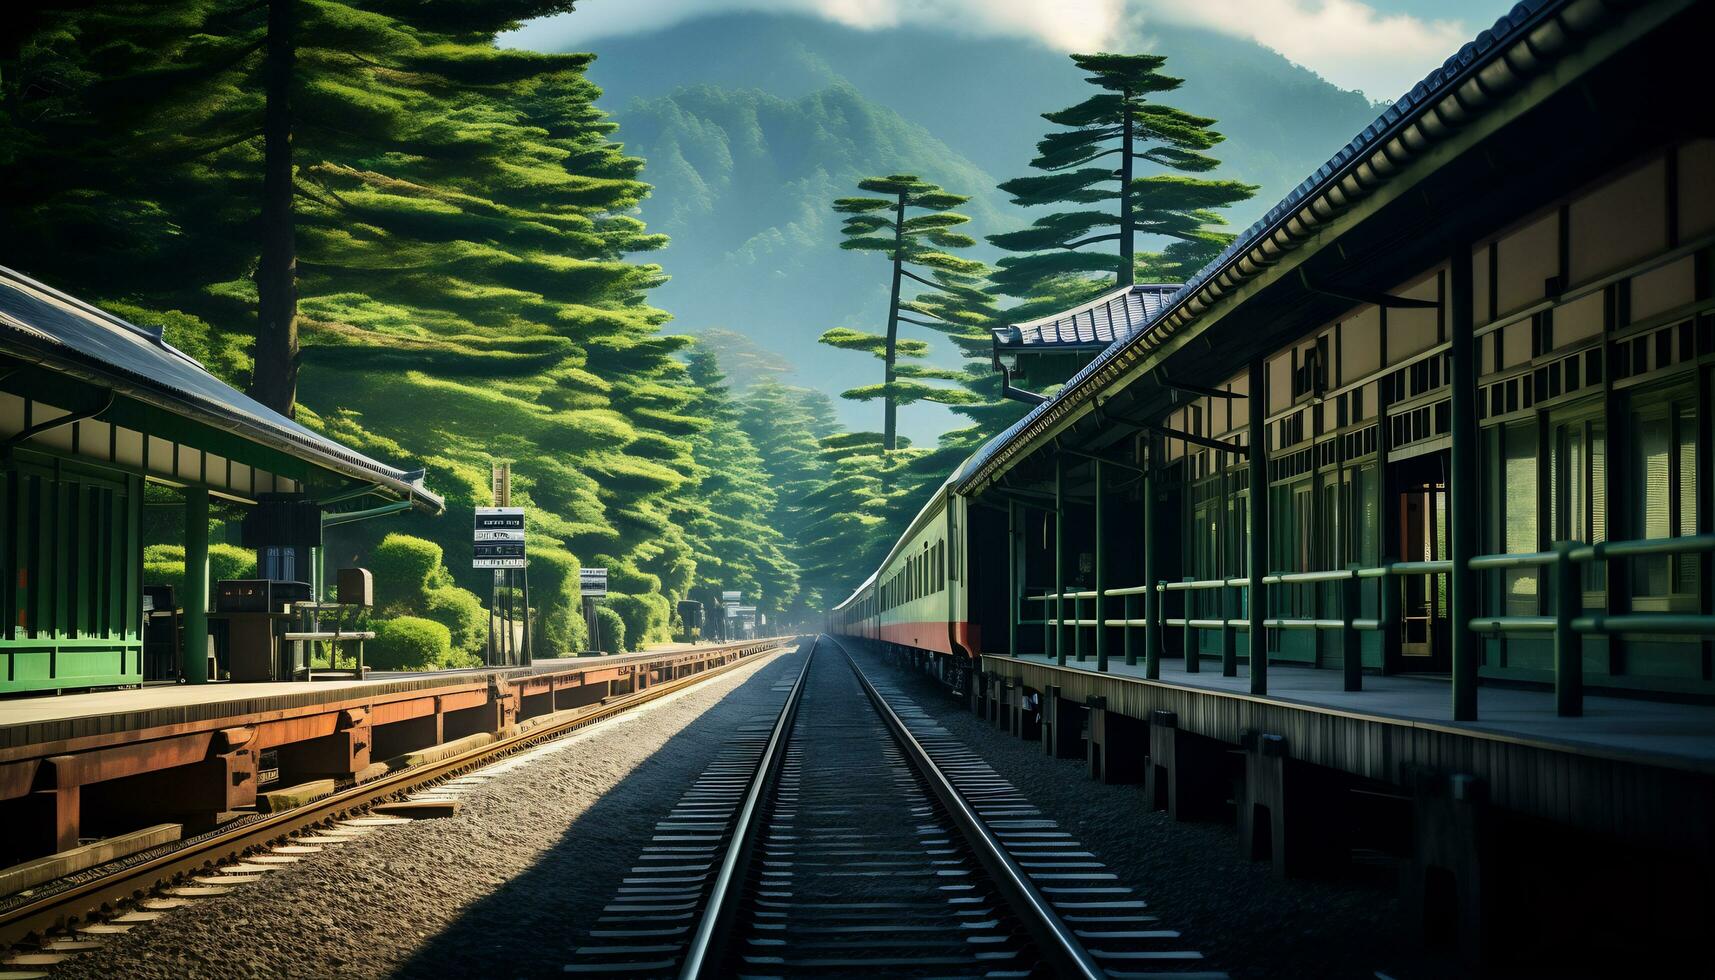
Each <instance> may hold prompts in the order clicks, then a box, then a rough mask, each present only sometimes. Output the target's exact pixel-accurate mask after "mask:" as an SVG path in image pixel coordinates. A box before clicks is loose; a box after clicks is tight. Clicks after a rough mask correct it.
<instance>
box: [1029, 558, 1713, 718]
mask: <svg viewBox="0 0 1715 980" xmlns="http://www.w3.org/2000/svg"><path fill="white" fill-rule="evenodd" d="M1712 552H1715V534H1697V535H1686V536H1683V537H1674V538H1650V539H1646V540H1638V541H1603V542H1598V543H1595V544H1586V543H1583V542H1576V541H1561V542H1556V543H1555V545H1554V546H1553V547H1552V548H1550V549H1549V550H1547V551H1536V552H1528V553H1512V554H1497V555H1479V556H1477V557H1475V558H1472V559H1471V561H1470V564H1469V568H1470V569H1471V570H1472V571H1475V572H1484V571H1501V570H1513V569H1533V568H1548V569H1550V575H1551V576H1552V578H1551V581H1552V583H1553V588H1552V589H1551V591H1550V594H1551V595H1552V596H1553V600H1554V601H1553V612H1552V613H1551V614H1550V615H1546V616H1475V617H1472V618H1471V619H1470V620H1469V621H1468V622H1467V623H1466V624H1465V625H1466V627H1467V628H1469V629H1470V630H1471V631H1472V632H1476V633H1482V634H1502V633H1548V634H1552V639H1553V646H1554V656H1553V663H1554V668H1553V669H1554V697H1555V710H1556V712H1557V713H1558V714H1560V715H1562V716H1565V717H1573V716H1577V715H1579V714H1582V713H1583V699H1584V661H1583V651H1582V641H1583V637H1584V636H1586V635H1597V636H1611V635H1614V634H1619V633H1648V634H1658V635H1659V634H1701V635H1705V636H1715V615H1711V614H1709V613H1707V612H1704V613H1674V612H1628V613H1591V612H1588V611H1586V610H1585V609H1584V601H1583V595H1584V593H1583V589H1582V586H1581V584H1580V582H1579V577H1578V569H1579V567H1580V566H1583V565H1586V564H1590V563H1594V562H1606V561H1616V560H1624V559H1630V558H1643V557H1653V556H1675V555H1689V554H1708V553H1712ZM1452 571H1453V563H1452V562H1451V561H1449V560H1445V559H1443V560H1437V561H1398V562H1388V563H1386V564H1383V565H1377V566H1361V565H1353V566H1351V567H1348V568H1344V569H1333V570H1328V571H1316V572H1281V573H1276V574H1272V575H1264V576H1263V577H1262V585H1263V586H1264V588H1265V589H1266V588H1267V587H1269V586H1286V585H1316V584H1327V583H1339V584H1340V586H1341V588H1340V592H1339V598H1338V599H1337V600H1336V602H1335V605H1336V607H1337V609H1336V611H1337V615H1336V616H1333V617H1266V618H1264V619H1263V620H1262V623H1263V626H1264V627H1265V628H1267V629H1280V630H1339V631H1342V632H1343V635H1344V638H1345V640H1344V644H1343V646H1342V650H1341V659H1342V664H1341V667H1342V671H1343V674H1344V682H1345V689H1346V690H1348V691H1358V690H1362V689H1363V646H1362V639H1361V635H1360V634H1362V633H1364V632H1374V631H1378V630H1382V629H1385V628H1386V627H1387V626H1388V625H1389V624H1390V623H1393V622H1396V621H1397V620H1398V619H1399V618H1400V617H1397V616H1388V615H1387V607H1388V603H1386V602H1385V601H1384V602H1383V603H1382V606H1381V608H1382V612H1383V616H1382V618H1374V617H1365V616H1362V615H1361V612H1362V606H1363V595H1362V591H1361V588H1360V585H1361V583H1362V582H1364V581H1365V580H1368V579H1388V578H1399V577H1405V576H1416V575H1445V574H1448V573H1450V572H1452ZM1250 584H1251V582H1250V579H1249V578H1247V577H1243V576H1241V577H1236V578H1215V579H1190V578H1187V579H1183V580H1181V581H1178V582H1169V581H1166V580H1162V581H1159V582H1157V583H1155V584H1154V585H1134V586H1126V587H1124V588H1115V589H1106V590H1103V592H1102V597H1103V598H1107V599H1114V598H1119V599H1122V600H1123V603H1124V604H1123V607H1122V616H1121V617H1120V618H1117V619H1111V618H1106V617H1104V616H1103V615H1102V612H1103V610H1102V609H1101V608H1100V604H1099V603H1098V602H1097V598H1098V597H1097V594H1096V593H1095V592H1094V591H1080V592H1066V593H1060V594H1056V593H1053V592H1047V593H1042V594H1039V595H1027V596H1023V597H1021V598H1023V599H1024V600H1025V601H1028V602H1044V603H1051V602H1054V601H1055V600H1065V601H1069V602H1071V603H1072V616H1071V617H1069V618H1057V617H1055V616H1054V615H1053V614H1052V611H1051V610H1048V609H1045V610H1044V612H1043V614H1042V616H1041V618H1039V619H1030V620H1020V622H1019V625H1021V626H1024V625H1032V626H1035V625H1040V626H1042V628H1043V634H1044V640H1045V645H1046V647H1047V649H1048V651H1049V652H1050V653H1052V652H1054V651H1055V650H1056V649H1057V648H1058V647H1059V645H1060V644H1058V643H1048V642H1047V641H1048V640H1049V639H1050V634H1051V633H1052V631H1053V630H1054V628H1055V627H1056V626H1059V627H1073V628H1074V630H1073V642H1074V646H1075V648H1076V650H1077V653H1078V659H1080V660H1082V659H1083V657H1082V636H1081V630H1080V629H1078V628H1079V627H1107V628H1119V629H1121V630H1123V631H1124V632H1123V638H1124V643H1125V657H1126V662H1127V663H1128V664H1132V663H1135V662H1136V659H1135V656H1134V654H1133V651H1132V645H1131V631H1132V629H1133V628H1134V627H1142V628H1144V629H1145V630H1146V632H1148V633H1153V634H1154V636H1153V638H1150V639H1148V640H1146V645H1147V647H1148V649H1149V652H1151V653H1153V652H1154V651H1155V650H1156V649H1158V648H1159V644H1160V643H1161V641H1162V631H1163V630H1164V629H1165V628H1166V627H1169V626H1174V627H1180V628H1181V629H1182V631H1183V637H1184V655H1185V670H1186V671H1187V672H1188V673H1195V672H1197V671H1198V670H1199V669H1200V665H1199V660H1200V650H1199V648H1198V647H1197V642H1198V640H1197V631H1198V630H1207V629H1218V630H1221V631H1222V644H1221V648H1222V662H1223V667H1224V669H1225V671H1226V672H1227V673H1229V674H1231V673H1234V672H1235V670H1236V656H1235V654H1234V644H1233V632H1234V631H1235V630H1246V631H1248V630H1249V629H1250V625H1251V624H1250V620H1249V619H1248V618H1239V617H1233V616H1227V615H1222V616H1219V617H1215V618H1207V617H1204V618H1199V617H1196V616H1191V615H1182V616H1167V615H1166V614H1165V607H1166V598H1167V596H1168V594H1169V593H1174V592H1180V593H1185V594H1186V600H1187V603H1188V602H1189V599H1190V594H1191V593H1195V592H1204V591H1216V590H1218V592H1219V596H1220V603H1221V607H1222V610H1223V612H1224V611H1225V610H1226V609H1227V608H1228V596H1229V590H1234V589H1248V588H1249V586H1250ZM1384 592H1385V587H1384ZM1138 596H1144V597H1146V608H1145V615H1144V617H1143V618H1137V617H1134V616H1133V601H1134V599H1135V598H1136V597H1138ZM1150 597H1152V598H1153V599H1154V601H1153V602H1148V601H1147V599H1148V598H1150ZM1567 597H1574V598H1575V600H1576V601H1574V602H1568V601H1567ZM1086 601H1087V602H1090V603H1092V604H1093V605H1095V606H1096V609H1095V610H1094V614H1093V615H1091V616H1089V617H1085V616H1084V615H1083V612H1082V610H1083V606H1082V605H1081V604H1082V603H1083V602H1086ZM1265 601H1266V599H1265ZM1187 611H1188V610H1187ZM1062 652H1063V651H1062ZM1150 676H1151V677H1155V676H1158V673H1157V672H1156V671H1155V670H1152V671H1151V673H1150Z"/></svg>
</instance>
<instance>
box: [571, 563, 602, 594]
mask: <svg viewBox="0 0 1715 980" xmlns="http://www.w3.org/2000/svg"><path fill="white" fill-rule="evenodd" d="M578 595H588V596H598V597H599V596H605V595H607V569H605V568H580V569H578Z"/></svg>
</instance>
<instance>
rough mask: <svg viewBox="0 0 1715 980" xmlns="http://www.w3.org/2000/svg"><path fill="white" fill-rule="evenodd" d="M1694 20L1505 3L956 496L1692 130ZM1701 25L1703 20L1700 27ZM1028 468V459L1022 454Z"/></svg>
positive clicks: (1164, 405)
mask: <svg viewBox="0 0 1715 980" xmlns="http://www.w3.org/2000/svg"><path fill="white" fill-rule="evenodd" d="M1691 17H1701V18H1703V19H1704V20H1705V21H1707V20H1708V19H1709V18H1710V12H1709V10H1708V9H1707V8H1699V6H1698V5H1697V4H1696V3H1695V2H1694V0H1656V2H1644V3H1630V2H1624V0H1535V2H1529V3H1522V4H1519V5H1518V6H1517V7H1515V8H1514V9H1513V11H1512V12H1511V13H1509V14H1508V15H1507V16H1506V17H1503V18H1501V20H1500V21H1498V22H1497V23H1496V25H1495V26H1494V27H1493V28H1491V29H1490V30H1489V31H1485V32H1484V33H1483V34H1482V35H1480V36H1479V37H1478V38H1477V39H1476V40H1475V41H1473V42H1471V43H1470V44H1467V45H1466V46H1465V47H1464V48H1462V49H1460V51H1459V52H1458V53H1457V54H1455V55H1454V56H1453V57H1452V58H1449V59H1448V60H1447V62H1446V63H1445V64H1444V65H1443V66H1442V67H1441V68H1440V69H1438V70H1437V71H1436V72H1434V73H1432V74H1431V75H1430V76H1429V77H1428V78H1426V79H1425V80H1424V81H1423V82H1420V83H1419V84H1418V85H1417V86H1416V87H1414V88H1413V89H1412V91H1411V92H1410V93H1409V94H1408V95H1407V96H1405V97H1404V98H1402V99H1400V100H1399V101H1398V102H1396V103H1395V104H1394V105H1393V106H1391V107H1390V108H1389V109H1388V110H1387V111H1386V112H1385V113H1383V114H1382V116H1381V117H1380V118H1378V119H1377V120H1376V122H1374V123H1373V124H1371V125H1370V126H1369V127H1367V128H1366V129H1365V130H1364V132H1363V133H1361V134H1359V135H1358V137H1356V138H1355V139H1353V140H1352V141H1351V143H1349V144H1348V145H1347V146H1346V147H1344V148H1342V150H1341V151H1340V152H1339V153H1338V154H1336V155H1335V157H1334V158H1333V159H1331V160H1329V161H1328V163H1327V164H1325V165H1324V166H1323V167H1321V168H1320V169H1319V170H1318V171H1317V172H1316V174H1314V175H1313V176H1311V177H1310V178H1309V179H1307V180H1306V181H1304V182H1303V183H1302V184H1300V185H1299V186H1298V187H1297V188H1296V189H1295V190H1294V191H1293V192H1292V193H1291V194H1289V195H1288V196H1287V197H1286V198H1285V199H1284V200H1282V201H1281V202H1280V203H1279V204H1277V205H1275V206H1274V207H1273V208H1272V209H1270V211H1269V212H1268V213H1267V214H1266V215H1265V216H1264V217H1263V218H1262V219H1261V220H1260V221H1258V222H1257V223H1256V224H1255V225H1253V226H1252V227H1251V228H1250V229H1249V230H1247V231H1246V233H1245V234H1243V235H1241V236H1240V237H1239V238H1238V239H1237V240H1236V241H1235V242H1234V243H1233V245H1232V246H1231V247H1229V248H1228V249H1227V250H1226V251H1225V252H1223V253H1222V254H1221V255H1220V256H1219V257H1217V258H1216V259H1215V260H1214V261H1213V262H1211V263H1210V264H1209V265H1208V266H1206V267H1204V268H1203V269H1202V270H1200V271H1199V272H1198V273H1197V275H1195V276H1194V277H1192V279H1191V280H1190V281H1189V282H1187V283H1186V284H1185V285H1184V286H1183V287H1182V288H1180V289H1179V290H1178V291H1177V292H1176V293H1175V294H1173V295H1172V296H1171V297H1169V298H1168V300H1167V302H1166V303H1165V304H1164V307H1163V309H1162V311H1161V312H1160V313H1159V314H1157V315H1156V316H1155V317H1153V318H1152V319H1151V320H1150V321H1149V322H1148V323H1146V324H1145V325H1144V327H1143V328H1142V329H1141V330H1138V331H1137V332H1135V333H1134V334H1133V335H1132V336H1130V337H1129V338H1123V339H1118V340H1116V341H1115V342H1114V343H1112V344H1111V345H1109V346H1108V347H1107V348H1106V349H1104V350H1103V351H1102V353H1101V354H1100V355H1098V356H1097V357H1096V358H1095V360H1093V361H1091V363H1090V364H1088V365H1086V366H1085V367H1084V369H1083V370H1082V371H1080V372H1079V373H1078V374H1077V375H1076V376H1074V377H1073V378H1072V380H1071V381H1069V382H1068V383H1067V384H1066V385H1065V386H1064V387H1063V388H1062V389H1060V391H1058V392H1056V394H1055V395H1054V397H1052V398H1051V399H1049V400H1048V401H1047V402H1045V403H1044V404H1042V405H1039V406H1037V407H1036V408H1035V409H1033V410H1032V411H1031V412H1030V413H1029V414H1027V415H1026V416H1025V417H1024V418H1023V419H1020V420H1019V421H1018V422H1017V423H1016V424H1015V425H1013V426H1012V428H1010V429H1009V430H1007V431H1006V432H1005V433H1003V434H1002V435H1001V436H1000V437H999V438H997V439H996V440H995V441H994V442H993V443H991V444H990V445H989V446H986V447H984V449H983V450H981V451H979V452H978V453H977V454H976V455H975V456H974V457H973V458H972V459H971V460H970V461H969V462H968V463H967V464H966V466H965V467H964V468H963V474H964V475H963V476H962V477H961V478H960V479H959V480H958V481H957V483H956V487H955V489H956V490H957V491H958V492H959V493H961V494H965V495H974V494H978V493H981V492H982V491H984V490H985V489H988V488H990V487H994V486H996V485H997V484H998V483H1000V482H1001V481H1002V479H1003V478H1005V477H1006V476H1007V474H1008V473H1009V471H1012V470H1014V469H1015V468H1019V467H1020V466H1021V465H1022V464H1025V463H1026V462H1027V461H1030V465H1028V466H1025V467H1024V470H1025V472H1021V473H1019V474H1018V478H1019V479H1020V480H1022V481H1023V482H1036V481H1037V480H1039V479H1040V478H1042V477H1043V476H1044V475H1045V473H1046V472H1047V471H1046V470H1041V469H1040V465H1041V462H1042V459H1046V458H1047V457H1048V456H1049V455H1051V452H1044V450H1050V451H1052V450H1055V449H1056V448H1059V449H1065V448H1073V449H1084V450H1086V451H1097V450H1099V449H1100V448H1102V447H1105V446H1108V445H1111V444H1112V443H1113V442H1114V441H1116V440H1117V439H1120V438H1124V437H1125V436H1126V435H1129V434H1130V433H1131V432H1133V431H1135V428H1131V427H1128V426H1125V425H1123V424H1121V425H1115V424H1113V423H1114V422H1115V420H1116V419H1121V418H1124V417H1132V418H1139V417H1141V418H1149V419H1156V418H1159V417H1161V416H1162V415H1164V414H1166V413H1167V412H1169V411H1171V410H1172V409H1173V407H1174V406H1175V405H1176V404H1177V403H1179V402H1181V401H1184V400H1185V398H1186V396H1185V395H1184V394H1183V393H1181V392H1179V391H1177V390H1175V389H1174V388H1172V387H1170V386H1169V384H1168V383H1167V382H1168V379H1170V378H1171V379H1172V381H1173V382H1176V383H1177V382H1185V383H1193V384H1203V385H1209V386H1213V385H1218V384H1220V383H1221V382H1223V381H1224V380H1225V379H1226V378H1228V377H1230V376H1231V375H1232V374H1233V373H1234V372H1235V371H1236V370H1240V369H1242V367H1243V365H1245V364H1246V363H1248V362H1249V361H1250V360H1251V359H1252V358H1254V357H1257V356H1261V355H1264V354H1268V353H1271V352H1273V351H1275V350H1277V349H1279V348H1280V347H1282V346H1284V345H1285V344H1287V343H1290V342H1291V341H1292V340H1293V339H1295V338H1297V337H1299V336H1302V335H1303V334H1304V333H1306V332H1307V331H1310V330H1312V329H1314V328H1315V327H1316V326H1318V325H1320V324H1322V323H1325V322H1327V321H1329V320H1331V319H1334V318H1337V317H1339V316H1341V315H1342V314H1344V313H1347V312H1349V311H1351V310H1352V309H1353V308H1354V307H1355V306H1358V305H1361V304H1360V303H1359V302H1357V301H1356V300H1357V299H1358V298H1360V297H1363V296H1365V295H1377V296H1379V295H1381V294H1383V293H1385V291H1386V290H1388V289H1390V288H1392V287H1395V286H1397V285H1398V284H1399V283H1401V282H1402V281H1404V280H1405V279H1406V278H1408V277H1410V276H1412V275H1414V274H1416V273H1418V272H1421V271H1423V270H1424V269H1425V268H1430V267H1433V266H1434V265H1435V264H1436V263H1437V262H1444V261H1445V260H1446V257H1447V256H1448V255H1450V254H1451V253H1452V249H1453V247H1454V246H1455V245H1456V244H1457V243H1459V242H1461V241H1469V240H1471V238H1473V237H1474V236H1476V235H1478V234H1483V233H1487V232H1491V231H1493V230H1495V229H1496V228H1497V226H1502V225H1505V224H1506V223H1507V222H1509V221H1510V220H1512V219H1515V218H1517V217H1520V216H1523V215H1525V214H1528V213H1529V212H1530V211H1531V210H1533V209H1535V208H1538V207H1540V206H1542V205H1544V204H1547V203H1550V202H1552V201H1553V200H1555V199H1557V198H1559V197H1562V196H1565V195H1566V194H1569V193H1571V192H1572V191H1574V190H1576V189H1577V188H1579V187H1580V186H1582V185H1584V184H1587V183H1589V182H1590V181H1592V180H1594V179H1596V178H1597V177H1599V176H1600V175H1601V174H1603V173H1604V172H1607V171H1610V170H1612V169H1614V168H1616V167H1619V166H1622V165H1624V164H1625V163H1626V162H1628V161H1629V160H1632V159H1635V158H1636V157H1638V156H1639V155H1640V154H1641V153H1643V152H1645V151H1648V150H1650V149H1652V148H1654V147H1656V146H1660V145H1662V144H1664V143H1666V142H1669V141H1670V140H1671V138H1672V134H1675V133H1679V134H1685V133H1686V132H1687V131H1688V127H1689V126H1700V127H1702V129H1701V132H1702V133H1704V134H1705V135H1707V133H1708V129H1709V124H1708V122H1707V120H1704V121H1701V122H1699V121H1696V120H1694V119H1692V118H1691V117H1690V116H1688V114H1687V113H1686V112H1685V107H1684V104H1683V103H1681V102H1679V101H1676V100H1675V99H1673V98H1671V97H1670V96H1671V94H1672V93H1676V92H1678V93H1686V92H1691V91H1696V90H1698V89H1699V87H1700V86H1701V85H1703V84H1705V82H1704V81H1701V80H1699V78H1698V75H1699V72H1700V71H1701V69H1700V68H1699V66H1700V65H1701V64H1702V61H1701V58H1702V55H1701V54H1700V53H1699V52H1698V51H1697V47H1698V46H1699V44H1701V42H1700V41H1699V40H1697V39H1698V38H1699V37H1701V36H1706V35H1705V34H1704V33H1703V29H1702V28H1699V27H1697V26H1695V25H1688V26H1687V29H1685V30H1676V29H1673V23H1674V22H1675V21H1676V20H1683V19H1686V18H1691ZM1705 26H1707V25H1706V24H1705ZM1037 457H1042V459H1038V458H1037Z"/></svg>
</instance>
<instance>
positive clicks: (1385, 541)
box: [1359, 306, 1404, 674]
mask: <svg viewBox="0 0 1715 980" xmlns="http://www.w3.org/2000/svg"><path fill="white" fill-rule="evenodd" d="M1380 339H1381V363H1383V364H1387V363H1388V350H1387V346H1388V345H1387V307H1385V306H1384V307H1382V308H1381V332H1380ZM1388 388H1389V386H1388V385H1385V384H1378V385H1376V487H1375V492H1376V514H1377V515H1378V518H1377V519H1378V520H1379V522H1380V526H1379V527H1378V528H1376V534H1377V542H1376V543H1377V554H1376V558H1377V559H1378V563H1379V564H1381V565H1384V566H1385V565H1389V564H1391V563H1393V562H1395V561H1398V560H1399V546H1400V540H1399V539H1400V534H1399V488H1398V486H1396V485H1395V483H1394V477H1393V466H1392V465H1391V464H1390V462H1389V454H1390V453H1391V452H1392V450H1393V427H1392V426H1391V425H1389V424H1388V412H1389V411H1391V410H1392V407H1391V405H1390V403H1389V400H1388V395H1389V390H1388ZM1359 557H1360V559H1361V558H1364V557H1367V556H1359ZM1376 587H1377V589H1378V590H1379V592H1378V596H1377V600H1376V602H1377V604H1376V614H1377V617H1378V618H1379V619H1380V620H1381V644H1382V673H1383V674H1392V673H1396V672H1397V671H1398V668H1399V658H1400V655H1401V647H1400V644H1401V642H1402V630H1403V628H1404V624H1403V621H1402V620H1401V613H1400V589H1401V588H1402V587H1403V586H1402V583H1401V582H1400V580H1399V579H1397V578H1395V577H1393V576H1391V575H1390V576H1387V577H1385V578H1379V579H1377V580H1376Z"/></svg>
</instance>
